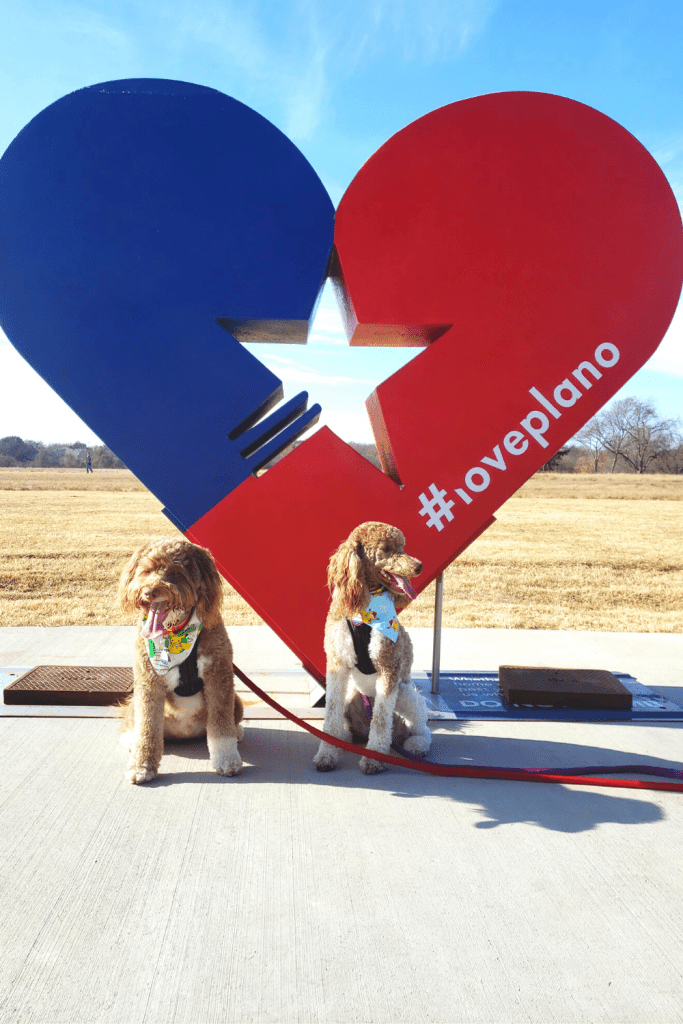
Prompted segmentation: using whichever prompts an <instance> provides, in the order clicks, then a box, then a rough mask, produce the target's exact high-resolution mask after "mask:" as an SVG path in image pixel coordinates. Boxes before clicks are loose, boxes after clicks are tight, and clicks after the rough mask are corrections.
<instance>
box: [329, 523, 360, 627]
mask: <svg viewBox="0 0 683 1024" xmlns="http://www.w3.org/2000/svg"><path fill="white" fill-rule="evenodd" d="M327 585H328V587H329V588H330V593H332V594H334V598H335V601H336V602H337V604H338V606H339V610H340V611H341V612H342V614H344V615H345V616H347V617H350V616H351V615H355V614H356V612H359V611H361V609H363V608H365V607H367V605H368V604H369V602H370V591H369V590H368V586H367V583H366V582H365V551H364V550H363V545H362V544H361V542H360V541H352V540H351V539H350V538H349V540H347V541H344V543H343V544H342V545H340V547H339V548H338V549H337V551H336V552H335V553H334V554H333V555H332V558H331V559H330V564H329V565H328V567H327Z"/></svg>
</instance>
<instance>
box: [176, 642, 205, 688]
mask: <svg viewBox="0 0 683 1024" xmlns="http://www.w3.org/2000/svg"><path fill="white" fill-rule="evenodd" d="M178 671H179V673H180V682H179V683H178V685H177V686H176V688H175V690H174V691H173V692H174V693H176V694H177V695H178V696H179V697H194V695H195V693H200V692H201V691H202V690H203V689H204V680H203V679H201V678H200V676H199V669H198V667H197V645H196V644H195V645H194V646H193V648H192V650H191V651H190V653H189V655H188V656H187V658H185V660H184V661H181V662H180V664H179V665H178Z"/></svg>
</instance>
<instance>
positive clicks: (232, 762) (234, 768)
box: [211, 754, 243, 775]
mask: <svg viewBox="0 0 683 1024" xmlns="http://www.w3.org/2000/svg"><path fill="white" fill-rule="evenodd" d="M242 764H243V762H242V758H241V757H240V756H239V754H237V756H236V757H231V758H230V757H225V758H221V759H219V760H218V761H212V762H211V766H212V768H213V770H214V771H215V772H218V774H219V775H239V773H240V772H241V770H242Z"/></svg>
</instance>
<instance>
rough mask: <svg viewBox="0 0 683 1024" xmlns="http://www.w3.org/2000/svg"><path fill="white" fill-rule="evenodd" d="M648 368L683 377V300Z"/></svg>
mask: <svg viewBox="0 0 683 1024" xmlns="http://www.w3.org/2000/svg"><path fill="white" fill-rule="evenodd" d="M647 369H648V370H656V371H657V372H659V373H670V374H673V375H675V376H676V377H683V302H681V303H679V306H678V309H677V310H676V313H675V314H674V318H673V320H672V321H671V326H670V327H669V330H668V331H667V332H666V334H665V335H664V340H663V341H662V343H661V345H660V346H659V348H658V349H657V351H656V352H655V354H654V355H653V356H652V358H651V359H650V360H649V361H648V363H647Z"/></svg>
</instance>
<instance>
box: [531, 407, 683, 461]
mask: <svg viewBox="0 0 683 1024" xmlns="http://www.w3.org/2000/svg"><path fill="white" fill-rule="evenodd" d="M543 468H544V469H545V470H554V471H555V472H565V473H572V472H583V473H683V433H681V422H680V420H679V419H664V418H662V417H661V416H659V414H658V412H657V409H656V407H655V406H654V404H653V403H652V402H644V401H641V400H640V399H638V398H622V399H620V401H618V402H614V403H613V404H612V405H610V406H609V407H608V408H606V409H603V410H602V411H601V412H599V413H598V415H597V416H595V417H594V418H593V419H592V420H590V421H589V422H588V423H587V424H586V425H585V427H583V428H582V429H581V430H580V431H579V432H578V434H577V435H576V436H575V438H574V443H573V444H571V445H569V446H567V447H565V448H560V450H559V451H558V452H557V453H556V454H555V455H554V456H553V457H552V459H550V460H549V461H548V462H547V463H546V465H545V466H544V467H543Z"/></svg>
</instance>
